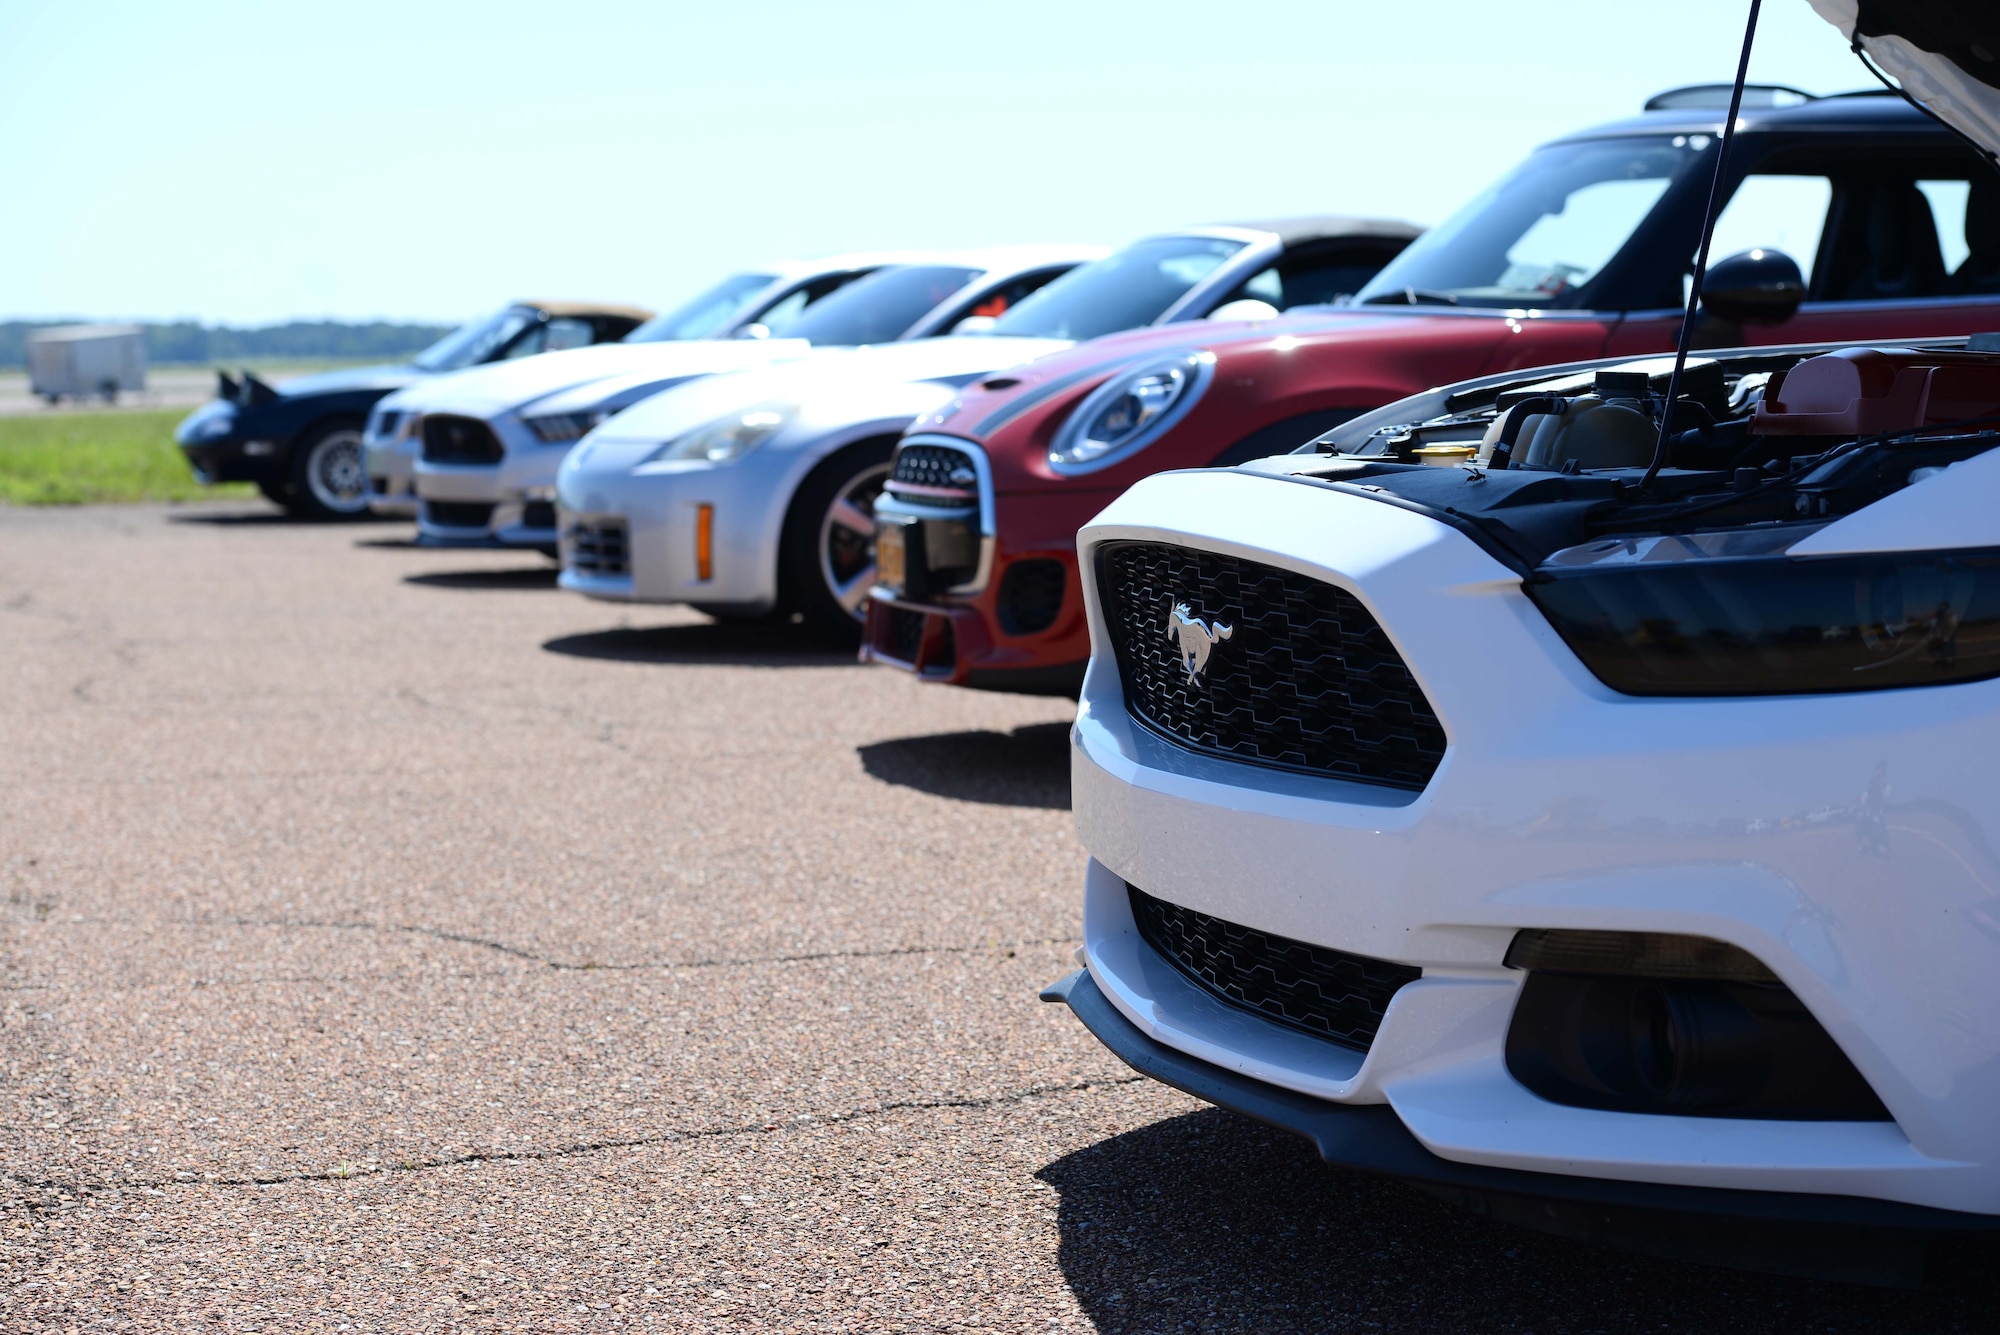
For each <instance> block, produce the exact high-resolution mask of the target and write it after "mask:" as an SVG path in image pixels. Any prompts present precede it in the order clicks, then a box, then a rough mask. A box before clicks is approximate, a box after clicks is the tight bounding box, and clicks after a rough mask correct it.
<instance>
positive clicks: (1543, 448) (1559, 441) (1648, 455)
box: [1477, 371, 1660, 469]
mask: <svg viewBox="0 0 2000 1335" xmlns="http://www.w3.org/2000/svg"><path fill="white" fill-rule="evenodd" d="M1541 402H1542V403H1543V404H1544V405H1545V406H1547V407H1548V408H1551V409H1554V410H1555V411H1548V412H1534V411H1530V412H1528V413H1527V414H1526V415H1525V416H1524V417H1523V419H1522V420H1521V422H1520V425H1519V427H1518V429H1517V430H1515V431H1514V432H1513V436H1514V445H1513V452H1512V454H1511V456H1510V459H1509V466H1510V467H1513V468H1550V469H1560V468H1563V467H1565V466H1566V465H1568V464H1571V463H1574V464H1575V465H1576V467H1578V468H1644V467H1646V465H1647V464H1649V463H1651V462H1652V460H1653V448H1654V446H1655V445H1656V444H1657V443H1658V441H1659V438H1660V424H1659V421H1658V419H1657V418H1655V417H1654V416H1653V412H1654V408H1653V400H1652V398H1651V396H1650V394H1649V392H1648V389H1647V378H1646V375H1645V373H1643V372H1636V371H1599V372H1598V373H1597V376H1596V381H1595V383H1594V385H1593V386H1592V388H1591V392H1590V393H1588V394H1582V395H1578V396H1577V397H1575V398H1569V399H1548V400H1543V401H1541ZM1524 406H1525V405H1524ZM1510 415H1511V414H1509V413H1503V414H1501V415H1500V416H1499V417H1496V418H1494V419H1493V424H1492V425H1491V426H1489V427H1488V428H1487V429H1486V435H1485V437H1484V438H1483V439H1482V440H1481V441H1480V442H1479V453H1478V456H1477V459H1478V462H1479V463H1481V464H1485V463H1488V462H1490V461H1491V459H1492V458H1493V451H1494V448H1495V447H1496V446H1497V445H1499V444H1500V440H1501V435H1502V432H1503V431H1504V430H1505V428H1506V425H1507V419H1508V417H1509V416H1510Z"/></svg>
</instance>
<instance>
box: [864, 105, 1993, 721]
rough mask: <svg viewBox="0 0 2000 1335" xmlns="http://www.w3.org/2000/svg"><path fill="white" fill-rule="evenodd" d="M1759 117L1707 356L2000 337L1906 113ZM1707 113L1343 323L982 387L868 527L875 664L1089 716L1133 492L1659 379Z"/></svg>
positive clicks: (924, 447)
mask: <svg viewBox="0 0 2000 1335" xmlns="http://www.w3.org/2000/svg"><path fill="white" fill-rule="evenodd" d="M1722 91H1723V93H1725V94H1726V92H1727V89H1724V90H1722ZM1758 91H1759V90H1752V94H1753V95H1752V97H1751V98H1749V99H1746V103H1745V109H1744V112H1743V119H1742V120H1741V121H1740V122H1739V125H1740V129H1739V134H1738V136H1737V139H1736V141H1735V146H1734V147H1733V149H1732V151H1731V155H1730V162H1729V175H1730V178H1731V179H1729V180H1727V181H1725V183H1724V184H1725V185H1726V186H1727V188H1728V189H1729V190H1730V192H1731V193H1730V198H1729V202H1728V204H1727V206H1726V207H1725V209H1724V210H1723V212H1722V215H1721V217H1720V220H1719V222H1718V225H1717V228H1716V234H1715V240H1714V243H1713V247H1712V251H1711V253H1712V254H1715V255H1719V256H1727V257H1728V258H1726V259H1722V260H1719V261H1716V262H1714V263H1712V264H1711V265H1710V266H1709V270H1708V274H1707V278H1706V281H1705V283H1704V301H1703V306H1704V315H1703V326H1702V328H1701V329H1700V330H1699V336H1698V342H1699V343H1700V344H1701V345H1702V346H1707V347H1723V346H1733V345H1746V344H1747V345H1771V344H1786V343H1804V342H1815V341H1820V340H1830V339H1883V338H1900V337H1914V336H1917V335H1949V334H1970V333H1980V332H1985V331H1990V330H2000V179H1996V177H1995V175H1994V173H1993V171H1992V169H1991V168H1990V167H1988V166H1987V165H1986V164H1985V163H1983V162H1982V161H1980V160H1979V159H1978V158H1977V157H1975V156H1974V154H1973V153H1972V151H1971V150H1970V149H1968V148H1966V147H1964V146H1963V145H1962V144H1961V142H1960V141H1958V140H1957V139H1956V138H1954V137H1953V136H1952V135H1951V134H1950V133H1949V132H1948V131H1946V130H1944V129H1943V128H1942V127H1940V126H1939V125H1937V124H1936V123H1935V122H1933V121H1931V120H1929V119H1928V118H1926V117H1925V116H1924V115H1922V114H1921V113H1920V112H1918V111H1916V110H1915V109H1913V108H1911V107H1910V106H1908V105H1907V104H1905V103H1904V102H1902V101H1901V100H1899V99H1897V98H1895V97H1892V96H1887V95H1866V94H1856V95H1851V96H1840V97H1829V98H1819V99H1810V100H1807V99H1802V98H1793V99H1792V100H1793V101H1794V103H1795V104H1794V105H1777V103H1779V102H1780V101H1783V100H1785V97H1784V95H1783V94H1782V93H1781V92H1780V91H1779V90H1769V89H1767V90H1761V91H1762V94H1763V95H1762V96H1761V97H1757V96H1756V95H1755V94H1756V93H1757V92H1758ZM1699 100H1701V99H1700V98H1699V97H1698V96H1697V97H1694V98H1689V97H1685V96H1677V95H1662V97H1660V98H1656V99H1655V100H1654V103H1652V104H1649V108H1651V107H1658V108H1659V109H1649V110H1648V112H1647V113H1646V114H1645V115H1642V116H1640V117H1638V118H1636V119H1634V120H1630V121H1624V122H1620V123H1617V124H1614V125H1609V126H1605V127H1602V128H1599V129H1595V130H1589V131H1586V132H1584V133H1581V134H1577V135H1573V136H1571V137H1569V138H1566V139H1562V140H1559V141H1557V142H1555V143H1553V144H1549V145H1547V146H1546V147H1544V148H1541V149H1539V150H1537V151H1536V152H1535V153H1534V154H1532V155H1531V156H1530V157H1529V158H1528V159H1527V161H1526V162H1524V163H1522V164H1521V166H1520V167H1518V168H1517V169H1515V171H1513V172H1512V173H1511V174H1509V175H1508V176H1506V177H1504V178H1503V179H1501V180H1500V181H1499V183H1497V184H1496V185H1494V186H1492V187H1491V188H1490V189H1488V190H1487V191H1486V192H1485V193H1483V194H1481V195H1480V196H1479V197H1478V198H1476V199H1474V200H1473V201H1472V202H1471V203H1470V204H1468V205H1467V206H1466V207H1465V208H1463V209H1462V210H1460V212H1459V213H1458V214H1456V215H1455V216H1454V217H1452V218H1451V219H1450V220H1448V221H1447V222H1445V223H1443V224H1441V225H1440V226H1438V227H1437V228H1435V229H1433V230H1432V231H1431V232H1429V233H1427V234H1426V235H1425V236H1424V237H1423V238H1422V239H1420V240H1419V241H1417V242H1416V243H1414V244H1413V245H1411V246H1410V247H1409V249H1407V250H1405V251H1404V252H1403V253H1402V254H1401V255H1400V256H1399V257H1398V258H1396V259H1395V260H1393V261H1392V262H1391V263H1390V264H1389V265H1388V266H1387V267H1386V268H1384V269H1383V270H1382V271H1381V272H1380V273H1379V274H1377V275H1376V276H1375V278H1374V279H1373V280H1371V281H1370V282H1369V283H1368V284H1367V285H1366V286H1365V287H1363V288H1362V290H1361V291H1360V292H1359V293H1358V294H1357V295H1356V296H1355V298H1354V299H1353V300H1352V301H1351V302H1350V303H1348V304H1345V305H1343V306H1340V307H1338V308H1324V309H1320V310H1317V311H1312V312H1309V313H1299V314H1291V315H1287V316H1285V317H1283V318H1279V319H1271V320H1258V321H1250V322H1243V323H1236V322H1231V323H1226V324H1221V325H1217V324H1203V325H1170V326H1165V327H1161V328H1155V329H1146V330H1140V331H1136V332H1133V333H1129V334H1120V335H1112V336H1110V337H1107V338H1101V339H1097V340H1095V341H1092V342H1089V343H1085V344H1081V345H1079V346H1077V347H1076V348H1073V349H1071V350H1069V351H1067V352H1063V353H1059V354H1056V355H1054V356H1051V357H1047V358H1044V359H1042V360H1040V361H1036V362H1031V363H1029V364H1028V365H1026V366H1023V367H1017V368H1015V369H1013V370H1010V371H1007V372H1004V373H1001V374H998V375H994V376H990V377H987V378H986V379H984V380H981V381H978V382H976V383H974V384H972V385H970V386H968V387H967V388H966V390H965V392H964V393H963V394H962V395H961V396H960V397H959V398H958V399H957V400H956V401H955V402H953V403H952V404H951V405H950V406H949V407H948V408H946V409H944V410H943V411H942V412H939V413H936V414H932V415H931V416H928V417H925V418H922V419H919V420H918V421H917V422H916V424H915V425H914V426H913V427H912V429H911V431H910V433H909V434H908V435H906V436H905V437H904V438H903V440H902V443H901V444H900V446H899V447H898V449H897V451H896V454H895V458H894V462H893V470H892V473H891V479H890V481H889V482H888V483H887V489H886V491H885V493H884V494H883V495H882V496H881V498H880V499H879V500H877V502H876V504H875V519H876V559H877V567H878V571H879V579H880V583H879V584H878V586H877V587H876V589H875V590H874V594H873V597H872V600H871V602H870V605H869V609H868V624H867V632H866V638H865V640H864V643H863V648H862V656H863V658H865V659H868V660H872V661H874V662H878V663H884V664H887V665H889V666H892V667H899V668H902V669H904V670H905V671H909V672H914V673H916V674H917V675H918V676H920V677H922V678H923V679H925V680H929V681H939V682H949V683H953V684H958V685H965V686H974V687H985V688H990V689H999V690H1015V691H1033V692H1059V691H1073V690H1074V689H1075V687H1076V684H1077V683H1078V682H1079V680H1080V679H1081V676H1082V669H1083V666H1084V663H1085V661H1086V659H1087V658H1088V657H1089V654H1090V643H1089V637H1088V634H1087V632H1086V630H1085V624H1084V615H1083V607H1082V602H1081V594H1080V591H1079V586H1078V582H1077V570H1076V534H1077V530H1078V529H1079V528H1081V527H1082V526H1083V524H1084V523H1085V521H1087V520H1088V519H1089V518H1090V517H1091V516H1092V515H1094V514H1096V513H1097V511H1099V510H1100V509H1102V508H1103V507H1104V506H1105V505H1106V504H1107V503H1108V502H1109V501H1110V500H1111V499H1112V498H1113V497H1115V496H1117V495H1118V494H1119V493H1120V492H1121V491H1123V490H1124V489H1125V488H1126V487H1128V486H1130V485H1131V484H1132V483H1133V482H1135V481H1137V480H1138V479H1139V478H1141V477H1144V476H1147V475H1148V474H1152V473H1157V472H1161V471H1164V470H1166V469H1172V468H1197V467H1205V466H1212V465H1224V464H1233V463H1238V462H1242V461H1244V460H1247V459H1254V458H1262V457H1265V456H1268V455H1272V454H1280V453H1284V452H1286V451H1288V450H1291V449H1294V448H1296V447H1298V446H1299V445H1301V444H1304V443H1305V442H1307V441H1309V440H1311V439H1313V438H1314V437H1315V436H1317V435H1319V434H1320V433H1322V432H1324V431H1326V430H1328V429H1330V428H1331V427H1333V426H1336V425H1338V424H1339V423H1340V422H1342V421H1344V420H1346V419H1347V418H1349V417H1352V416H1354V415H1356V414H1358V413H1360V412H1362V411H1365V410H1367V409H1370V408H1374V407H1378V406H1380V405H1382V404H1384V403H1388V402H1390V401H1392V400H1395V399H1398V398H1401V397H1403V396H1405V395H1408V394H1413V393H1417V392H1419V391H1421V390H1423V389H1425V388H1427V387H1429V386H1432V385H1439V384H1446V383H1449V382H1452V381H1456V380H1464V379H1469V378H1472V377H1474V376H1480V375H1487V374H1493V373H1498V372H1503V371H1508V370H1512V369H1516V368H1521V367H1530V366H1539V365H1544V364H1548V363H1554V362H1568V361H1580V360H1584V359H1587V358H1593V357H1605V356H1626V355H1635V354H1645V353H1649V352H1659V353H1670V352H1671V351H1672V349H1673V346H1674V340H1675V337H1676V334H1677V333H1678V331H1679V326H1680V320H1681V310H1682V306H1683V303H1684V302H1685V299H1686V292H1687V288H1686V284H1687V283H1688V282H1689V281H1690V273H1691V271H1692V268H1693V256H1694V250H1695V244H1696V239H1697V236H1698V234H1699V232H1700V228H1701V220H1702V212H1703V208H1704V206H1705V205H1706V203H1707V191H1708V186H1709V180H1710V177H1711V175H1712V173H1713V165H1714V159H1713V157H1712V156H1711V155H1712V154H1713V153H1715V152H1716V151H1717V145H1716V138H1717V136H1718V135H1719V133H1720V131H1721V123H1720V122H1721V114H1722V112H1721V108H1720V107H1719V106H1717V107H1709V108H1706V109H1703V108H1700V107H1694V108H1690V107H1688V106H1687V105H1686V104H1687V103H1688V102H1689V101H1699ZM1756 102H1761V103H1763V104H1764V105H1753V104H1754V103H1756ZM1793 256H1796V257H1798V258H1797V260H1794V259H1793V258H1792V257H1793ZM1801 264H1804V265H1805V266H1808V270H1809V271H1808V270H1802V269H1801ZM1443 448H1444V449H1445V450H1447V451H1449V450H1451V449H1454V448H1458V449H1461V450H1462V447H1443ZM1439 462H1447V463H1450V462H1456V457H1455V456H1454V457H1452V458H1441V459H1440V460H1439Z"/></svg>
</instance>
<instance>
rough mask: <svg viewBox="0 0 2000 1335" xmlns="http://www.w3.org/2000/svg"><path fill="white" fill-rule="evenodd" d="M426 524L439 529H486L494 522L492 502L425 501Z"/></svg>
mask: <svg viewBox="0 0 2000 1335" xmlns="http://www.w3.org/2000/svg"><path fill="white" fill-rule="evenodd" d="M424 522H425V523H427V524H436V525H437V526H438V527H439V528H485V527H486V526H487V525H488V524H491V523H492V522H493V503H492V502H491V501H425V502H424Z"/></svg>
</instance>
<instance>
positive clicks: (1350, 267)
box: [1226, 246, 1393, 311]
mask: <svg viewBox="0 0 2000 1335" xmlns="http://www.w3.org/2000/svg"><path fill="white" fill-rule="evenodd" d="M1392 249H1393V247H1384V248H1381V249H1378V250H1375V251H1374V252H1372V253H1371V252H1369V251H1367V250H1357V249H1355V248H1353V247H1351V246H1349V247H1341V248H1338V249H1334V248H1328V249H1323V250H1319V251H1307V252H1305V253H1303V254H1292V255H1287V256H1286V257H1285V258H1284V259H1282V260H1280V261H1279V262H1278V263H1276V264H1274V265H1272V266H1271V267H1270V268H1268V269H1266V270H1264V271H1263V272H1261V273H1259V274H1258V275H1257V276H1256V277H1254V278H1252V279H1250V281H1248V282H1247V283H1244V284H1243V285H1242V286H1241V287H1239V288H1237V289H1236V290H1235V291H1234V292H1232V293H1230V294H1229V296H1228V297H1227V298H1226V300H1229V301H1237V300H1241V299H1246V298H1247V299H1251V300H1255V301H1264V302H1269V303H1270V304H1271V305H1273V306H1275V307H1277V308H1278V309H1279V310H1281V311H1288V310H1291V309H1292V308H1293V307H1294V306H1327V305H1331V304H1333V303H1334V302H1337V301H1344V300H1346V299H1347V298H1349V297H1351V296H1353V295H1354V294H1355V293H1356V292H1359V291H1360V290H1361V289H1362V287H1363V286H1364V285H1365V284H1366V283H1367V282H1368V280H1369V279H1371V278H1373V277H1374V276H1375V275H1376V274H1377V273H1379V272H1380V271H1381V268H1382V265H1383V262H1384V261H1385V260H1386V259H1387V258H1388V256H1389V255H1390V253H1391V251H1392Z"/></svg>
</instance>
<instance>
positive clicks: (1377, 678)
mask: <svg viewBox="0 0 2000 1335" xmlns="http://www.w3.org/2000/svg"><path fill="white" fill-rule="evenodd" d="M1098 561H1099V564H1098V576H1099V582H1100V585H1101V587H1102V591H1103V594H1104V604H1105V607H1104V610H1105V617H1106V620H1107V621H1108V622H1109V625H1110V631H1111V640H1112V644H1113V646H1114V648H1115V650H1116V652H1117V656H1118V672H1119V676H1120V677H1121V678H1122V679H1123V680H1124V684H1125V706H1126V708H1127V709H1128V710H1130V711H1131V713H1132V715H1133V717H1134V718H1136V719H1138V720H1139V721H1140V722H1141V723H1144V724H1146V725H1147V726H1149V727H1151V728H1153V729H1155V730H1157V731H1159V732H1161V733H1163V734H1165V735H1166V736H1168V737H1171V738H1173V739H1174V740H1175V741H1178V742H1180V743H1182V744H1183V745H1186V746H1189V747H1192V748H1193V749H1195V750H1198V751H1206V752H1209V753H1211V754H1214V755H1220V756H1228V757H1231V758H1233V759H1239V760H1248V761H1252V762H1254V763H1258V764H1264V765H1272V766H1276V767H1279V768H1283V769H1294V770H1301V771H1304V772H1306V773H1312V774H1329V775H1334V776H1337V777H1339V778H1346V779H1356V780H1359V781H1361V782H1363V783H1377V784H1384V785H1387V786H1390V787H1395V788H1412V789H1418V788H1422V787H1423V786H1424V785H1425V784H1426V783H1429V782H1430V778H1431V775H1432V774H1434V773H1436V771H1437V767H1438V761H1439V760H1440V759H1442V758H1443V756H1444V746H1445V738H1444V729H1443V727H1442V726H1440V725H1439V723H1438V720H1437V714H1436V712H1435V711H1434V710H1432V708H1431V704H1430V701H1429V700H1427V699H1425V698H1424V693H1423V691H1422V690H1421V689H1419V688H1418V686H1417V683H1416V680H1415V679H1414V678H1412V677H1411V676H1410V670H1409V668H1408V667H1407V666H1406V665H1405V664H1404V662H1403V660H1402V657H1401V656H1400V655H1399V654H1397V652H1396V650H1395V648H1394V646H1392V645H1391V644H1390V643H1389V637H1388V636H1387V635H1385V634H1384V633H1383V631H1382V627H1381V625H1380V624H1379V623H1377V622H1376V620H1375V618H1374V617H1373V616H1371V615H1369V613H1368V610H1367V609H1366V608H1364V607H1363V606H1362V605H1361V603H1360V601H1359V600H1358V599H1356V598H1355V597H1354V596H1353V595H1352V594H1349V593H1347V592H1346V591H1345V590H1342V589H1337V588H1335V587H1334V586H1333V585H1331V584H1327V583H1324V582H1322V581H1320V580H1316V579H1312V578H1309V577H1307V576H1305V575H1299V574H1294V573H1293V572H1291V571H1289V570H1280V569H1278V568H1277V567H1275V566H1267V565H1262V564H1259V563H1258V562H1255V561H1245V560H1241V559H1239V558H1237V557H1234V556H1224V555H1222V554H1221V553H1218V552H1206V551H1200V550H1197V549H1195V548H1191V547H1171V546H1166V545H1164V544H1158V543H1117V544H1112V545H1109V546H1106V547H1105V548H1103V549H1102V550H1101V552H1100V555H1099V558H1098ZM1177 604H1186V606H1187V608H1188V611H1189V615H1190V616H1192V617H1194V618H1196V619H1198V620H1199V621H1201V622H1203V623H1204V624H1205V625H1207V626H1213V627H1216V628H1218V629H1219V628H1220V627H1223V626H1227V627H1228V628H1229V635H1228V637H1227V638H1224V639H1218V640H1217V641H1216V643H1215V644H1214V646H1213V648H1212V649H1211V650H1210V653H1209V657H1208V661H1207V665H1206V669H1205V671H1203V672H1202V673H1201V674H1200V675H1199V676H1198V677H1196V678H1195V679H1194V680H1193V681H1190V680H1189V678H1188V672H1187V669H1186V668H1184V667H1183V666H1182V660H1181V656H1180V645H1179V644H1177V643H1176V642H1175V641H1173V640H1170V639H1169V638H1168V624H1169V619H1170V617H1172V615H1173V612H1174V608H1175V606H1176V605H1177ZM1187 642H1188V641H1187V640H1183V641H1182V642H1181V643H1187Z"/></svg>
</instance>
